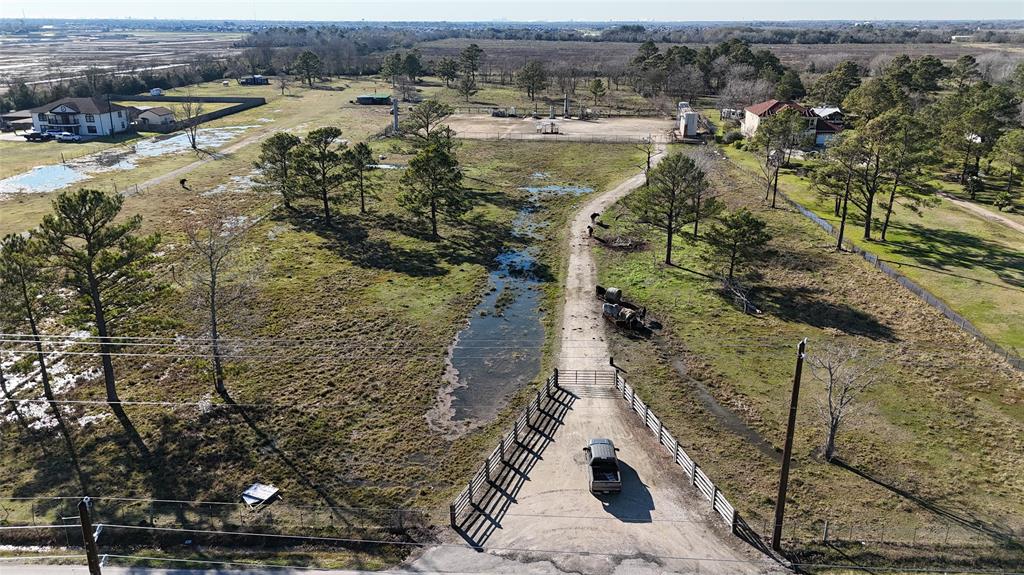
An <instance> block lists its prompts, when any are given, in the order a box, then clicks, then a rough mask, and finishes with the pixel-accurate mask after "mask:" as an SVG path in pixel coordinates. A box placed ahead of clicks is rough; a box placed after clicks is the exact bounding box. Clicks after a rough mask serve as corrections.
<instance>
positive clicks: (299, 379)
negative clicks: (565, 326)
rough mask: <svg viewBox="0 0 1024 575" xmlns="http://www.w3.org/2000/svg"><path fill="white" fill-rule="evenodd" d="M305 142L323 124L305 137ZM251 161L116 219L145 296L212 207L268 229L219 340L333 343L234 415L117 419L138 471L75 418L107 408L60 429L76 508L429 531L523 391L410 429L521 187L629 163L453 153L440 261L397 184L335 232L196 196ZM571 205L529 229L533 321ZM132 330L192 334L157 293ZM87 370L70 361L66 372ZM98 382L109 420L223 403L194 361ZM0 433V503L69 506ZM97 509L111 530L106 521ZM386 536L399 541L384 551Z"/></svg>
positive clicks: (252, 367) (53, 461)
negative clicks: (450, 431) (144, 265)
mask: <svg viewBox="0 0 1024 575" xmlns="http://www.w3.org/2000/svg"><path fill="white" fill-rule="evenodd" d="M323 93H325V94H327V92H323ZM331 94H335V95H336V93H331ZM305 97H309V96H305ZM366 111H367V109H366V108H359V109H354V108H353V109H348V108H346V109H345V110H342V111H341V112H340V113H339V114H338V116H337V121H338V122H339V123H341V122H349V121H352V118H346V116H345V115H346V114H348V113H352V114H363V113H366ZM369 112H372V113H377V112H376V111H375V110H369ZM357 117H358V116H357ZM276 119H278V118H277V117H275V120H276ZM334 119H335V118H334V117H328V118H327V119H326V121H330V120H334ZM317 125H321V124H320V123H316V124H311V125H310V126H309V127H315V126H317ZM373 129H375V126H374V125H369V126H363V127H359V126H353V128H352V130H351V131H350V132H348V133H352V132H356V133H359V132H358V130H362V133H364V134H365V133H368V132H369V131H371V130H373ZM373 146H374V151H375V153H378V154H385V155H387V156H388V161H389V162H395V163H398V164H404V163H405V162H407V160H408V158H409V155H408V152H410V150H409V148H408V145H407V144H405V143H403V142H398V141H394V140H385V141H375V142H374V143H373ZM254 153H255V146H249V147H247V148H243V149H242V150H241V151H239V152H238V153H236V154H232V155H230V156H228V157H227V158H225V159H222V160H218V161H215V162H210V163H207V164H204V165H203V166H201V167H200V168H198V169H197V170H196V171H194V172H192V174H191V175H190V176H189V180H190V185H191V187H192V188H193V191H192V192H186V191H184V190H182V189H181V188H180V187H178V186H177V183H176V182H175V183H168V184H166V185H161V186H158V187H156V188H154V189H152V190H148V191H146V192H144V193H143V194H140V195H138V196H135V195H132V196H129V197H128V198H127V201H126V207H125V210H126V211H127V212H128V213H136V212H142V213H143V214H144V216H145V217H146V228H147V230H151V231H152V230H159V231H161V232H162V234H163V238H164V242H163V245H162V246H161V248H160V249H161V251H162V252H163V253H165V254H166V255H165V263H164V264H163V265H162V266H161V268H160V269H159V270H158V277H161V278H163V279H166V280H170V279H171V278H170V276H169V274H167V269H168V266H169V265H170V264H171V263H173V262H175V261H177V260H178V258H180V257H181V256H179V255H178V254H180V253H181V250H182V240H183V237H182V233H181V225H182V221H183V220H185V219H187V217H188V213H189V211H190V209H192V208H195V207H196V206H197V205H202V204H203V203H205V202H216V203H218V204H221V205H229V206H233V208H234V209H235V210H236V211H237V213H239V214H249V215H250V216H256V215H260V214H269V215H268V216H267V217H266V218H265V219H263V220H261V221H260V222H259V223H256V224H255V226H254V227H253V228H252V229H251V230H250V231H249V232H248V233H247V242H246V244H245V248H244V250H245V256H244V260H245V261H246V262H248V264H247V265H249V266H251V271H252V273H253V274H254V275H255V276H256V277H257V278H258V285H259V288H258V290H257V291H256V292H255V293H253V294H252V295H250V296H249V297H248V298H247V299H246V300H245V301H244V302H243V304H242V305H241V306H240V307H239V308H237V309H236V311H235V312H234V313H232V314H228V315H227V316H226V317H227V325H225V327H224V330H225V333H226V334H227V335H228V336H234V337H286V338H287V337H292V338H294V337H304V338H330V339H332V340H333V341H335V342H337V343H336V344H334V345H331V346H326V345H323V344H320V345H306V346H301V347H299V348H296V349H294V350H292V351H288V352H283V351H282V350H280V349H276V350H275V349H269V350H263V351H262V352H261V353H260V354H248V357H244V358H239V359H236V360H233V361H231V362H229V367H228V389H229V392H230V394H231V397H232V399H233V400H234V401H236V402H238V403H240V404H247V405H250V406H249V407H244V408H237V409H232V408H224V407H212V408H209V409H197V408H194V407H177V408H161V407H147V406H130V407H129V408H128V409H127V411H128V414H129V416H130V417H131V419H132V422H133V423H134V426H135V427H136V429H137V432H138V434H139V436H140V437H141V438H142V440H143V441H144V442H145V444H146V445H147V446H148V447H149V449H150V450H151V451H152V455H151V456H150V457H149V458H146V459H142V458H139V457H137V456H136V453H135V452H134V450H133V447H131V444H130V443H129V442H128V439H127V434H126V433H125V431H124V430H123V429H122V427H121V426H120V424H119V423H118V422H117V420H116V419H114V418H110V417H108V418H105V419H101V420H99V421H97V422H95V423H90V424H87V425H84V426H79V425H77V424H76V423H74V422H75V421H76V418H80V417H82V416H86V415H102V414H104V413H107V412H108V411H109V410H108V409H107V408H106V407H105V406H99V405H97V406H88V407H81V408H76V409H74V410H73V411H72V412H69V414H68V415H69V420H70V421H72V427H73V429H74V431H73V436H74V442H75V445H76V449H77V454H78V457H79V458H80V460H81V461H82V465H83V467H84V468H85V470H86V474H87V475H88V478H89V482H90V486H89V492H90V493H94V494H97V495H106V496H110V495H121V496H131V497H158V498H167V499H203V500H219V501H230V500H236V499H237V497H238V493H239V491H240V489H242V488H244V487H245V486H247V485H249V484H250V483H252V482H253V481H262V482H269V483H273V484H275V485H277V486H278V487H280V488H282V489H283V491H284V493H286V501H287V503H288V504H289V505H318V506H329V505H330V506H342V507H372V508H375V510H376V511H374V512H372V513H371V514H370V515H371V517H370V519H367V518H366V517H365V516H363V517H361V518H360V522H359V523H358V525H354V524H350V525H346V524H345V523H346V522H348V521H354V520H353V518H352V516H351V514H350V515H345V516H344V517H342V518H338V517H335V518H334V521H333V525H334V526H333V527H331V524H332V522H331V520H330V517H329V516H328V515H327V514H326V513H325V512H323V511H321V512H320V514H319V519H316V518H315V517H312V518H311V517H310V515H308V514H307V515H306V517H305V522H306V523H305V526H306V531H310V530H312V532H318V533H325V534H326V533H334V534H339V533H348V534H352V533H355V534H364V533H368V532H370V531H373V532H374V533H375V534H377V535H380V533H381V527H382V525H389V523H385V521H391V520H392V519H393V515H392V514H384V515H381V509H384V508H386V509H391V508H396V507H410V506H412V507H416V508H422V509H427V510H428V513H432V514H434V517H433V519H435V520H437V521H441V522H444V521H445V520H446V519H445V517H446V515H445V511H444V510H445V504H446V500H447V498H448V497H449V496H451V495H452V494H453V493H454V492H456V491H457V490H458V489H459V488H460V487H461V482H462V481H464V480H465V479H466V478H467V477H469V475H470V474H471V472H472V471H473V470H474V469H475V466H476V465H477V464H478V463H479V459H480V457H481V455H482V454H483V453H484V452H485V451H488V450H490V449H491V448H492V446H493V441H494V440H495V438H496V437H497V435H498V433H500V432H503V431H504V428H505V426H506V424H507V423H508V419H509V416H510V415H511V414H513V412H514V411H515V410H516V409H517V408H518V407H519V406H520V405H521V404H524V403H525V401H526V400H528V399H529V398H528V397H527V395H528V390H523V393H522V394H521V397H516V398H513V399H512V400H511V403H510V405H509V406H508V407H507V409H506V410H505V411H503V412H502V413H501V414H500V415H499V417H498V418H497V419H496V420H495V421H492V422H485V424H484V425H483V426H482V427H480V428H479V429H477V430H476V431H474V432H472V433H469V434H466V435H463V436H461V437H457V438H451V437H446V436H444V435H442V434H440V433H438V432H435V431H433V430H432V429H431V428H430V427H429V425H428V421H427V419H426V417H425V416H426V414H427V412H428V411H429V410H430V409H431V408H432V407H433V406H434V405H435V402H436V400H437V391H438V388H439V387H441V386H442V379H441V378H442V375H443V372H444V369H445V364H444V358H445V355H446V350H447V348H448V346H449V344H450V343H451V341H452V338H453V337H454V334H455V333H456V332H457V331H458V330H460V329H461V328H462V326H463V325H464V322H465V320H466V317H467V315H468V313H469V312H470V310H471V309H472V308H473V307H474V306H475V305H476V303H477V301H478V299H479V297H480V294H481V291H482V289H483V288H484V286H485V284H486V276H487V273H488V271H489V270H490V269H491V268H492V267H493V265H494V256H495V255H496V254H497V253H498V251H500V250H501V249H503V248H504V247H506V246H510V245H516V244H517V243H519V242H522V241H524V240H522V239H518V238H515V237H513V236H512V234H511V233H510V226H511V223H512V220H513V218H514V217H515V216H516V214H517V210H518V209H519V207H520V206H521V205H522V202H524V201H525V199H526V195H525V194H524V193H522V192H519V191H517V188H518V187H520V186H524V185H531V184H532V183H534V182H535V180H533V179H532V178H531V176H532V174H534V173H536V172H544V173H546V174H548V176H549V177H548V178H547V179H546V180H545V181H544V183H564V184H577V185H585V186H591V187H594V188H595V189H601V188H606V187H608V186H610V185H612V184H613V183H615V182H617V181H619V180H621V179H622V178H623V177H625V176H627V175H629V174H631V173H633V172H635V170H636V166H637V165H638V164H639V157H638V152H637V151H636V150H634V149H632V147H630V146H626V145H621V146H620V145H592V144H554V143H544V142H538V143H507V142H501V143H491V142H461V143H460V146H459V151H458V154H459V156H460V158H461V160H462V162H463V164H464V166H465V167H466V174H467V178H468V179H467V184H468V185H470V186H471V187H472V188H473V190H474V192H473V195H474V196H475V199H476V206H475V208H474V209H473V210H472V211H471V212H470V213H469V214H467V215H466V216H465V217H464V218H463V219H462V220H461V221H459V222H446V223H445V224H444V225H443V227H442V230H441V232H442V236H443V240H441V241H438V242H435V241H433V240H431V239H430V238H429V236H428V231H429V227H428V225H427V224H425V223H424V222H416V221H414V220H413V219H412V218H411V216H409V214H408V213H407V212H406V211H405V210H404V209H402V208H401V207H400V206H399V205H398V204H397V202H396V197H397V194H398V192H399V188H400V186H399V179H400V176H401V172H400V171H398V170H394V171H382V172H381V173H380V177H381V178H382V189H381V191H380V197H381V199H380V201H377V202H373V203H372V204H371V212H370V213H369V214H366V215H359V214H358V213H357V210H356V209H355V208H354V204H353V203H352V202H351V201H343V202H341V203H340V204H339V205H338V206H336V208H337V209H338V213H337V216H336V217H337V222H336V225H335V226H334V227H333V228H326V227H325V226H323V225H322V224H320V223H319V222H320V219H319V216H318V211H317V205H316V204H315V203H313V202H309V203H300V205H299V206H298V209H297V210H296V212H294V213H288V212H286V211H285V210H283V209H282V208H277V209H271V208H270V206H271V205H272V204H274V203H276V198H269V197H265V196H262V195H261V194H259V193H256V192H252V191H250V190H248V189H247V188H246V187H245V186H242V188H241V189H238V190H228V191H224V192H223V193H218V194H216V195H214V196H209V197H204V196H201V195H200V190H206V191H208V190H210V189H212V188H213V187H215V186H216V185H219V184H223V183H225V182H226V181H229V180H230V178H229V176H232V175H234V176H238V175H244V174H247V173H248V162H250V161H251V159H252V154H254ZM157 199H158V201H155V200H157ZM580 201H582V198H563V199H560V200H557V201H553V202H550V203H547V204H545V205H544V206H543V212H542V216H543V217H544V218H545V219H547V220H548V221H549V222H550V225H549V227H548V228H546V230H549V233H548V235H549V237H548V239H547V240H546V241H545V242H543V243H542V244H541V248H542V250H543V252H542V262H543V263H544V264H545V265H546V266H547V267H548V268H549V269H551V271H552V273H551V278H552V281H550V282H549V283H548V284H546V285H545V288H544V289H545V294H546V297H545V299H544V300H543V307H544V309H556V306H557V304H558V302H559V301H560V291H559V290H560V284H559V282H558V281H557V278H558V277H560V273H561V271H560V263H561V259H562V258H561V254H560V251H559V249H560V246H559V244H558V240H559V239H561V234H562V233H564V227H565V226H563V225H560V224H561V222H563V221H564V220H565V218H566V216H567V214H569V213H570V212H571V209H572V208H573V206H574V205H575V204H578V202H580ZM553 316H554V314H545V316H544V321H545V323H546V324H548V325H550V323H551V322H552V321H553ZM137 318H138V319H137V320H136V321H135V322H133V323H132V324H130V325H124V326H123V327H122V330H121V333H125V334H139V335H143V334H144V335H172V334H178V333H181V334H186V333H187V334H190V335H201V334H202V331H201V327H199V325H200V322H201V321H202V318H201V316H200V315H198V312H197V311H196V310H194V309H193V308H192V307H191V306H190V305H189V304H188V303H187V301H186V300H185V298H184V294H183V293H182V291H181V288H179V287H173V286H172V289H171V292H170V295H169V296H168V297H166V298H163V299H162V300H161V301H160V302H159V303H156V304H153V305H150V306H148V307H147V309H146V310H144V312H143V313H140V314H138V316H137ZM257 355H263V356H265V357H255V356H257ZM93 364H96V362H90V360H89V359H82V360H81V361H80V362H76V363H75V367H76V369H84V368H85V367H87V366H92V365H93ZM115 364H116V367H117V369H118V373H119V375H120V378H121V381H120V384H119V385H120V390H121V395H122V399H124V400H126V401H130V400H139V399H145V400H155V401H161V400H166V401H197V400H202V399H204V398H209V399H211V400H212V401H213V403H215V404H219V403H220V401H221V400H220V398H218V397H217V396H216V395H215V394H214V393H213V389H212V385H211V384H210V381H209V372H208V365H207V363H206V362H205V361H203V360H199V359H195V358H170V357H157V358H144V359H143V358H131V357H119V358H116V360H115ZM542 373H543V372H542ZM168 382H173V385H168ZM68 397H73V398H79V399H86V398H89V399H96V398H101V397H102V384H101V382H99V381H96V380H94V379H92V378H88V379H87V381H84V382H83V383H81V384H80V385H78V386H77V387H76V388H75V389H74V390H73V391H71V392H70V393H69V394H68ZM0 433H2V434H3V439H2V442H3V445H4V448H3V449H2V450H0V485H3V486H4V487H3V489H2V490H0V494H3V495H17V496H26V495H52V494H68V493H72V494H73V493H79V492H81V491H82V488H81V487H80V486H79V485H78V484H77V480H76V478H75V477H74V476H73V475H72V474H71V473H70V466H69V465H68V463H67V458H66V454H65V453H63V451H62V452H60V453H57V452H55V451H54V448H53V447H51V443H52V439H51V438H49V437H47V436H46V435H35V436H28V435H26V433H25V432H24V431H22V430H21V429H20V428H19V427H18V426H17V425H15V424H5V425H4V426H2V427H0ZM5 504H6V502H5ZM11 509H12V513H11V515H10V516H9V520H10V521H11V522H20V521H24V520H27V519H28V518H29V517H30V516H31V515H30V514H29V512H30V509H29V507H28V506H27V505H16V506H14V507H13V508H11ZM106 509H107V510H108V511H106V512H107V513H111V514H112V513H114V510H113V509H114V508H113V507H112V506H110V507H107V508H106ZM147 509H148V508H146V507H144V506H142V507H139V506H135V507H132V506H122V507H121V508H120V511H119V513H120V514H127V515H126V519H127V520H129V521H144V520H146V513H147ZM63 511H64V510H63V509H61V508H59V507H58V506H56V505H55V504H53V503H52V502H50V503H45V504H41V505H37V513H38V514H39V516H40V517H42V516H52V515H53V514H55V513H59V512H63ZM231 512H232V511H230V510H228V511H218V512H216V513H215V515H214V516H211V517H210V518H209V519H208V520H207V521H209V522H210V524H217V525H220V524H222V522H224V521H230V520H231V517H229V516H225V514H228V515H230V513H231ZM190 513H191V512H190ZM373 513H376V515H373ZM161 515H162V517H161V522H163V521H168V522H173V521H176V520H177V521H179V522H180V519H181V518H180V517H178V518H177V519H176V518H175V513H173V512H170V511H168V512H166V513H162V514H161ZM384 516H386V518H385V519H381V517H384ZM108 517H109V515H108ZM189 517H195V516H194V515H189ZM294 520H296V518H295V517H291V518H290V519H287V520H286V518H280V519H279V521H280V522H281V523H280V526H281V527H280V528H281V529H282V530H284V529H286V528H287V527H288V526H289V525H291V524H290V523H288V521H294ZM107 521H108V522H110V520H109V519H108V520H107ZM275 525H276V524H275ZM295 525H297V524H295ZM269 528H272V527H269ZM384 536H387V537H398V536H399V535H394V534H388V533H386V532H384ZM137 543H138V544H140V545H150V544H151V542H149V541H145V540H143V541H138V542H137ZM206 543H207V544H208V545H216V544H218V542H216V541H207V542H206ZM219 543H221V544H228V542H224V541H222V542H219ZM401 553H402V551H401V550H400V549H397V548H391V547H387V548H384V549H367V550H363V551H360V552H359V553H350V554H349V555H351V556H341V557H340V558H339V557H337V556H333V559H332V562H331V563H323V562H321V563H318V564H321V565H338V566H355V565H365V566H367V567H373V566H378V567H379V566H380V565H382V564H385V563H393V562H394V561H395V560H396V559H397V558H398V557H399V556H400V555H401ZM282 557H283V558H285V559H281V558H282ZM279 559H281V560H286V559H287V556H286V555H284V554H282V555H281V556H280V557H279Z"/></svg>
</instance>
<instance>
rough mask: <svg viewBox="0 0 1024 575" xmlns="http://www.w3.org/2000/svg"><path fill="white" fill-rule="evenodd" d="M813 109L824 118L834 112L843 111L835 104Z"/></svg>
mask: <svg viewBox="0 0 1024 575" xmlns="http://www.w3.org/2000/svg"><path fill="white" fill-rule="evenodd" d="M811 110H813V111H814V113H815V114H817V115H819V116H821V117H822V118H825V117H827V116H831V115H832V114H838V113H842V110H840V109H839V108H836V107H835V106H825V107H818V108H811Z"/></svg>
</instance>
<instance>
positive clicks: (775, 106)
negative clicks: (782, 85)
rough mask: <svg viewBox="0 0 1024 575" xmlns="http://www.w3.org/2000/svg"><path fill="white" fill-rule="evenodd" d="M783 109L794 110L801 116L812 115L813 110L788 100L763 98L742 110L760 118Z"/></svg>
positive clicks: (772, 114)
mask: <svg viewBox="0 0 1024 575" xmlns="http://www.w3.org/2000/svg"><path fill="white" fill-rule="evenodd" d="M785 109H792V110H796V111H797V112H799V113H800V115H801V116H813V115H814V112H812V111H811V110H810V109H808V108H805V107H803V106H801V105H800V104H797V103H796V102H792V101H788V100H775V99H772V100H765V101H764V102H761V103H759V104H754V105H753V106H747V107H746V108H744V110H746V111H747V112H750V113H751V114H754V115H755V116H760V117H762V118H763V117H765V116H774V115H775V114H778V113H779V112H781V111H782V110H785Z"/></svg>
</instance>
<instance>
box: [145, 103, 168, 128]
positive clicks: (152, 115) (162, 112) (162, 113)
mask: <svg viewBox="0 0 1024 575" xmlns="http://www.w3.org/2000/svg"><path fill="white" fill-rule="evenodd" d="M138 123H139V125H141V126H162V125H166V124H173V123H174V112H172V111H171V110H170V109H168V108H165V107H163V106H156V107H155V108H148V109H146V110H143V111H142V113H141V114H139V117H138Z"/></svg>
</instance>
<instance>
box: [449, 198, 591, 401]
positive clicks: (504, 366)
mask: <svg viewBox="0 0 1024 575" xmlns="http://www.w3.org/2000/svg"><path fill="white" fill-rule="evenodd" d="M520 190H521V191H524V192H526V193H528V194H529V202H528V203H527V205H526V207H525V208H523V209H522V210H520V211H519V213H518V214H517V215H516V218H515V219H514V220H513V223H512V230H513V233H514V234H515V236H516V237H518V238H520V239H524V240H541V239H543V235H542V234H541V233H540V232H541V230H542V229H543V228H544V226H545V222H544V221H543V220H541V219H540V218H538V217H537V211H538V210H539V209H540V207H541V203H542V202H543V201H544V200H545V199H546V198H552V197H555V196H561V195H566V194H571V195H580V194H586V193H590V192H592V191H593V189H592V188H583V187H576V186H555V185H550V186H544V187H531V188H520ZM538 255H539V250H538V248H536V247H533V246H531V247H527V248H522V249H515V250H507V251H505V252H502V253H501V254H499V255H498V257H497V258H495V262H496V263H497V269H495V270H494V271H492V272H491V273H490V276H489V283H490V287H491V289H490V290H489V291H488V292H487V294H486V295H484V298H483V300H482V301H481V302H480V303H479V304H478V305H477V306H476V308H475V309H474V310H473V312H472V314H471V315H470V317H469V324H468V325H467V326H466V328H465V329H463V330H462V331H461V332H459V334H458V335H457V336H456V337H455V343H454V344H453V345H452V348H451V356H450V358H449V367H448V372H447V374H446V376H447V378H448V380H449V381H451V382H453V383H455V384H456V385H455V388H454V391H452V409H453V410H454V416H453V419H454V420H463V421H465V420H478V421H479V420H486V419H489V418H490V417H492V416H493V415H494V414H495V413H497V412H498V411H499V410H500V409H501V407H502V406H504V405H505V403H506V401H507V399H508V396H509V395H511V394H512V393H515V391H516V390H518V389H520V388H521V387H522V386H523V385H526V384H527V383H529V382H530V381H532V380H533V378H535V377H536V376H537V374H538V373H539V372H540V357H541V346H542V345H543V343H544V328H543V326H542V325H541V322H540V314H539V313H538V307H539V306H540V301H541V295H542V294H541V287H542V285H543V282H542V281H540V280H539V279H538V278H537V276H536V270H535V267H536V265H537V259H538Z"/></svg>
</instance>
